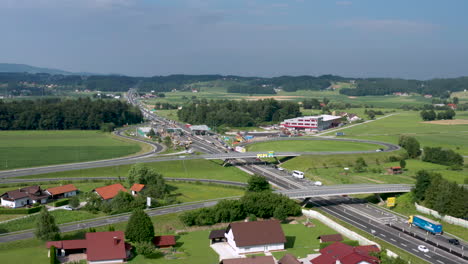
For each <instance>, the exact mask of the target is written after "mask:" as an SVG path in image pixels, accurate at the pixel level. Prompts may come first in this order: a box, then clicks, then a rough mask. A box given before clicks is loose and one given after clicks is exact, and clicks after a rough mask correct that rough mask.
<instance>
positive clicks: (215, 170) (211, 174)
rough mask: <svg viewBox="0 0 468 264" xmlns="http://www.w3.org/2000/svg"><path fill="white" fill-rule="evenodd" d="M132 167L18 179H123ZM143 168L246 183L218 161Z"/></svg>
mask: <svg viewBox="0 0 468 264" xmlns="http://www.w3.org/2000/svg"><path fill="white" fill-rule="evenodd" d="M131 166H132V165H120V166H112V167H102V168H94V169H84V170H73V171H64V172H54V173H46V174H39V175H30V176H24V177H20V178H33V179H35V178H67V177H125V176H126V175H127V172H128V170H129V169H130V167H131ZM145 166H148V167H151V168H154V169H155V170H156V171H157V172H159V173H161V174H162V175H163V176H164V177H173V178H194V179H216V180H227V181H237V182H247V180H248V176H249V175H248V174H247V173H245V172H243V171H241V170H239V169H237V168H235V167H223V166H221V162H220V161H215V160H204V159H200V160H177V161H164V162H152V163H145Z"/></svg>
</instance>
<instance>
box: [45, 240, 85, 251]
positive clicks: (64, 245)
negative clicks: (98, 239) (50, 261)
mask: <svg viewBox="0 0 468 264" xmlns="http://www.w3.org/2000/svg"><path fill="white" fill-rule="evenodd" d="M52 245H53V246H54V247H56V248H58V249H80V248H86V247H87V241H86V240H85V239H79V240H62V241H49V242H47V243H46V246H47V248H50V246H52Z"/></svg>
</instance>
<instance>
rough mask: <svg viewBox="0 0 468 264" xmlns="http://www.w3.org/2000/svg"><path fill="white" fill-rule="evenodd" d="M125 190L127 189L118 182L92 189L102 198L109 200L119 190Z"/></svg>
mask: <svg viewBox="0 0 468 264" xmlns="http://www.w3.org/2000/svg"><path fill="white" fill-rule="evenodd" d="M126 191H127V189H125V188H124V187H123V186H122V184H120V183H116V184H112V185H108V186H103V187H99V188H96V189H94V192H95V193H96V194H97V195H99V197H101V198H102V199H103V200H110V199H112V198H114V197H115V196H116V195H117V194H118V193H119V192H126Z"/></svg>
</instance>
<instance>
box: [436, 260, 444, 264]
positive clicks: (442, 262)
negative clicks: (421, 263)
mask: <svg viewBox="0 0 468 264" xmlns="http://www.w3.org/2000/svg"><path fill="white" fill-rule="evenodd" d="M437 262H439V263H442V264H445V263H443V262H442V261H440V260H437Z"/></svg>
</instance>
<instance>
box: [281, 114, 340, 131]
mask: <svg viewBox="0 0 468 264" xmlns="http://www.w3.org/2000/svg"><path fill="white" fill-rule="evenodd" d="M341 118H342V117H341V116H333V115H319V116H302V117H296V118H291V119H285V120H284V121H283V122H281V125H280V126H281V127H283V128H288V129H292V130H306V131H314V130H315V131H321V130H325V129H328V128H331V127H336V126H338V124H339V123H340V122H341Z"/></svg>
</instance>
